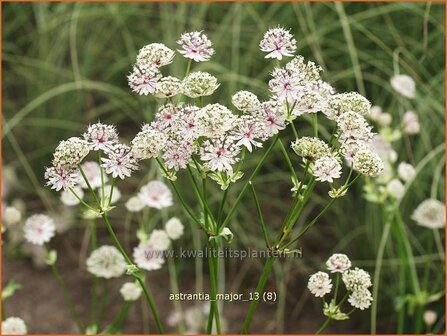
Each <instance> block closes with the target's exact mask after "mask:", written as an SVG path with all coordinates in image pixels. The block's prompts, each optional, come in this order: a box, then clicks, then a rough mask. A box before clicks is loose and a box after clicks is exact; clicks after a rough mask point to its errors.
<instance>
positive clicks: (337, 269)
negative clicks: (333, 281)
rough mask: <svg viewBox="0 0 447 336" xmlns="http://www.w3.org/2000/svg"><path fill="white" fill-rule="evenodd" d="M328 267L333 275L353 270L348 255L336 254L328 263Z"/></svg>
mask: <svg viewBox="0 0 447 336" xmlns="http://www.w3.org/2000/svg"><path fill="white" fill-rule="evenodd" d="M326 266H327V269H328V270H329V271H331V273H343V272H344V271H346V270H348V269H349V268H351V260H349V258H348V256H347V255H346V254H342V253H335V254H333V255H332V256H331V257H330V258H329V259H328V260H327V261H326Z"/></svg>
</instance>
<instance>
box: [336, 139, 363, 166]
mask: <svg viewBox="0 0 447 336" xmlns="http://www.w3.org/2000/svg"><path fill="white" fill-rule="evenodd" d="M364 149H368V145H367V143H366V142H364V141H361V140H354V139H346V140H345V141H343V142H342V144H341V146H340V153H342V154H343V155H344V157H345V159H346V160H347V161H348V162H349V163H352V161H353V160H354V157H355V155H356V154H357V153H358V152H359V151H361V150H364Z"/></svg>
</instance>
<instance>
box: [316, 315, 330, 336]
mask: <svg viewBox="0 0 447 336" xmlns="http://www.w3.org/2000/svg"><path fill="white" fill-rule="evenodd" d="M330 321H331V318H330V317H328V318H327V319H326V321H324V323H323V324H322V325H321V327H320V329H318V330H317V332H316V333H315V334H316V335H318V334H321V333H322V332H323V331H324V329H326V327H327V325H328V324H329V322H330Z"/></svg>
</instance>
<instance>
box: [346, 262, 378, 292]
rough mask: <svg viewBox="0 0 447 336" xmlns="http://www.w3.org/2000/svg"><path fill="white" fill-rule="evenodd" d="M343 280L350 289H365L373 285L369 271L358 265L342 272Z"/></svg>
mask: <svg viewBox="0 0 447 336" xmlns="http://www.w3.org/2000/svg"><path fill="white" fill-rule="evenodd" d="M342 280H343V283H344V284H345V286H346V289H347V290H348V291H351V292H352V291H358V290H364V289H367V288H369V287H371V286H372V283H371V276H370V275H369V273H368V272H366V271H364V270H362V269H360V268H358V267H356V268H354V269H349V270H347V271H345V272H343V273H342Z"/></svg>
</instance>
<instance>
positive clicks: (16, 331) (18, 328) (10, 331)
mask: <svg viewBox="0 0 447 336" xmlns="http://www.w3.org/2000/svg"><path fill="white" fill-rule="evenodd" d="M27 333H28V332H27V328H26V324H25V322H24V321H23V320H22V319H21V318H20V317H8V318H7V319H6V320H4V321H2V335H26V334H27Z"/></svg>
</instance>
